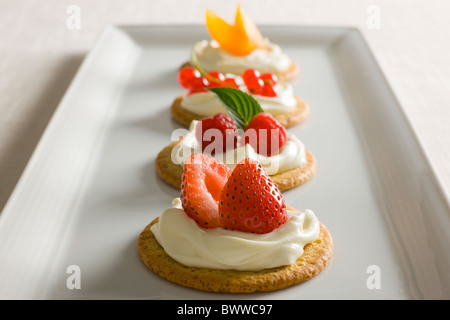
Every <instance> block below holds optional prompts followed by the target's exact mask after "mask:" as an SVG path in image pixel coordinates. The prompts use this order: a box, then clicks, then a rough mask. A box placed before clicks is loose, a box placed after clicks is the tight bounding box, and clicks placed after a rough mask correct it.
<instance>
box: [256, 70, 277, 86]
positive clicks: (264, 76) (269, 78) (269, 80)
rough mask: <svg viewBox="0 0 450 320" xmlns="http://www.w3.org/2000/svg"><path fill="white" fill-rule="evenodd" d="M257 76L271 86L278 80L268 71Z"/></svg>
mask: <svg viewBox="0 0 450 320" xmlns="http://www.w3.org/2000/svg"><path fill="white" fill-rule="evenodd" d="M259 78H260V79H262V81H264V84H270V85H272V86H274V85H276V84H277V81H278V77H277V76H276V75H275V74H273V73H269V72H266V73H263V74H262V75H261V76H260V77H259Z"/></svg>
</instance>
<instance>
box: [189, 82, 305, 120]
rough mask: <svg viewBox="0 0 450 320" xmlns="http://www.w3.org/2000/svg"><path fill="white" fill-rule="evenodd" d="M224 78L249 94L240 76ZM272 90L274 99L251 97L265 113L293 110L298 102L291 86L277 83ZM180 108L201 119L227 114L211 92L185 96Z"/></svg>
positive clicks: (254, 95)
mask: <svg viewBox="0 0 450 320" xmlns="http://www.w3.org/2000/svg"><path fill="white" fill-rule="evenodd" d="M225 76H226V77H233V78H235V80H236V84H237V85H238V86H239V89H240V90H241V91H244V92H246V93H248V94H250V92H249V91H248V89H247V86H246V85H245V84H244V81H243V80H242V78H241V77H240V76H235V75H231V74H226V75H225ZM274 90H275V92H276V93H277V96H276V97H265V96H261V95H258V94H252V96H253V98H255V100H256V101H258V103H259V104H260V105H261V108H262V109H263V110H264V111H265V112H269V113H270V112H271V111H290V110H293V109H295V107H296V106H297V103H298V102H297V98H296V97H295V95H294V90H293V88H292V85H290V84H289V83H286V82H281V81H279V82H277V84H276V85H275V86H274ZM181 107H182V108H184V109H186V110H188V111H190V112H192V113H195V114H198V115H200V116H203V117H211V116H213V115H215V114H217V113H219V112H222V113H227V111H226V109H225V107H224V106H223V104H222V102H220V100H219V99H218V98H217V97H216V95H215V94H214V93H212V92H199V93H193V94H189V95H186V96H184V97H183V99H182V100H181Z"/></svg>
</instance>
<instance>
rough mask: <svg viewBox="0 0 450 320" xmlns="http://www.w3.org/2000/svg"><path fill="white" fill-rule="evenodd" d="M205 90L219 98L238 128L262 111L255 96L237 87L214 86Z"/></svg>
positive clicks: (241, 127)
mask: <svg viewBox="0 0 450 320" xmlns="http://www.w3.org/2000/svg"><path fill="white" fill-rule="evenodd" d="M206 90H208V91H211V92H213V93H214V94H215V95H216V96H217V98H219V100H220V101H221V102H222V104H223V105H224V106H225V108H226V109H227V111H228V114H229V115H230V117H231V118H232V119H233V121H234V123H235V124H236V126H237V128H238V129H244V128H245V127H246V126H247V125H248V123H249V122H250V120H252V119H253V117H254V116H256V115H257V114H258V113H261V112H264V111H263V109H262V108H261V106H260V104H259V103H258V101H256V100H255V98H253V97H252V96H251V95H249V94H248V93H246V92H243V91H241V90H239V89H233V88H227V87H215V88H208V89H206Z"/></svg>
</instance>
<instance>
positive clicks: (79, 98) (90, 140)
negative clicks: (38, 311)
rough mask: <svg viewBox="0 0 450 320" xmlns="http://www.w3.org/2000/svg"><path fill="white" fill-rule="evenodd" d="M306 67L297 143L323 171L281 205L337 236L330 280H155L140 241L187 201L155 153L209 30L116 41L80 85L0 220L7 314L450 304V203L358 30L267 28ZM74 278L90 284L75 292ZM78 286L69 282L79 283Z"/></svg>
mask: <svg viewBox="0 0 450 320" xmlns="http://www.w3.org/2000/svg"><path fill="white" fill-rule="evenodd" d="M262 31H263V33H264V35H265V36H267V37H268V38H269V39H271V40H272V41H273V42H275V43H278V44H280V45H281V47H282V48H283V49H284V50H285V51H286V52H287V53H288V54H289V55H290V56H291V57H293V58H294V59H295V60H296V61H297V62H298V63H299V65H300V68H301V74H300V77H299V78H298V79H297V80H295V81H294V82H293V85H294V89H295V92H296V94H297V95H298V96H300V97H302V98H303V99H305V100H306V101H307V102H308V103H309V104H310V106H311V116H310V118H309V119H308V120H307V121H306V122H305V123H302V124H301V125H299V126H296V127H293V128H290V129H289V131H291V132H293V133H295V134H296V135H297V136H298V137H299V138H300V139H301V140H303V141H304V143H305V144H306V146H307V147H308V149H310V150H311V152H312V153H313V154H314V155H315V156H316V157H317V161H318V171H317V174H316V175H315V177H314V178H313V179H312V180H311V181H309V182H307V183H306V184H305V185H302V186H300V187H298V188H296V189H293V190H289V191H287V192H286V193H285V195H284V196H285V200H286V203H287V204H289V205H291V206H293V207H296V208H299V209H304V208H310V209H312V210H314V212H315V213H316V215H317V216H318V218H319V219H320V220H321V221H322V222H323V223H324V224H325V225H326V226H327V227H328V228H329V230H330V231H331V233H332V236H333V239H334V243H335V249H334V254H333V257H332V260H331V261H330V263H329V265H328V266H327V267H326V268H325V269H324V270H323V272H321V273H320V274H319V275H318V276H316V277H314V278H313V279H311V280H309V281H307V282H305V283H302V284H300V285H296V286H293V287H290V288H288V289H284V290H280V291H276V292H271V293H258V294H251V295H226V294H211V293H206V292H200V291H195V290H191V289H188V288H184V287H181V286H178V285H175V284H172V283H170V282H168V281H166V280H163V279H161V278H159V277H158V276H156V275H154V274H153V273H152V272H151V271H150V270H148V269H147V268H146V267H145V266H144V264H143V263H142V262H141V261H140V259H139V257H138V254H137V249H136V245H137V239H138V236H139V233H140V232H141V231H142V229H143V228H144V227H145V226H146V225H147V224H148V223H149V222H150V221H151V220H152V219H153V218H154V217H156V216H158V215H159V214H160V213H161V212H162V211H163V210H164V209H165V208H167V207H169V206H170V204H171V201H172V199H173V198H174V197H177V196H178V191H177V190H175V189H174V188H172V187H170V186H168V185H167V184H165V183H164V182H163V181H162V180H160V179H159V178H158V176H157V175H156V172H155V169H154V160H155V157H156V155H157V153H158V152H159V151H160V150H161V149H162V148H163V147H165V146H166V145H167V144H169V143H170V142H171V133H172V131H173V130H174V129H176V128H179V127H180V126H179V125H178V124H177V123H175V122H174V121H173V120H172V119H171V116H170V112H169V106H170V104H171V103H172V100H173V99H174V98H175V97H176V96H177V95H179V94H180V93H181V92H182V89H181V88H180V87H179V85H178V83H177V80H176V75H177V70H178V67H179V66H180V65H181V64H182V63H183V62H184V61H186V60H187V59H188V57H189V54H190V50H191V47H192V45H193V43H194V42H195V41H198V40H201V39H205V38H207V37H208V35H207V33H206V30H205V28H204V27H201V26H164V27H157V26H141V27H139V26H135V27H130V26H116V27H109V28H107V30H106V31H105V32H104V33H103V34H102V36H101V37H100V39H99V41H98V43H97V44H96V46H95V48H94V49H93V50H92V51H91V52H90V53H89V55H88V57H87V58H86V60H85V61H84V63H83V65H82V67H81V68H80V70H79V72H78V74H77V75H76V77H75V79H74V80H73V83H72V85H71V86H70V89H69V90H68V92H67V93H66V95H65V97H64V99H63V100H62V102H61V104H60V106H59V107H58V109H57V111H56V113H55V115H54V117H53V118H52V120H51V122H50V124H49V126H48V128H47V130H46V132H45V134H44V135H43V137H42V139H41V141H40V143H39V144H38V146H37V149H36V151H35V153H34V154H33V156H32V158H31V160H30V162H29V164H28V166H27V168H26V170H25V171H24V173H23V175H22V177H21V179H20V181H19V183H18V184H17V187H16V188H15V190H14V192H13V194H12V196H11V198H10V199H9V201H8V203H7V205H6V206H5V208H4V210H3V212H2V214H1V216H0V284H1V285H0V297H1V298H4V299H16V298H19V299H90V298H95V299H122V298H127V299H129V298H132V299H228V298H232V299H423V298H426V299H435V298H449V297H450V277H449V273H448V270H449V266H450V254H449V253H450V250H448V248H449V244H450V221H449V219H450V214H449V212H450V210H449V201H448V200H449V199H448V196H447V195H446V194H444V193H443V192H442V188H441V186H440V183H439V181H438V179H436V176H435V174H434V172H433V170H432V168H431V167H430V165H429V163H428V161H427V158H426V156H425V155H424V154H423V152H422V148H421V146H420V143H419V142H418V141H417V139H416V137H415V134H414V132H413V130H412V129H411V128H410V126H409V123H408V121H407V119H406V118H405V116H404V114H403V112H402V109H401V107H400V105H399V104H398V102H397V100H396V99H395V96H394V95H393V93H392V92H391V90H390V87H389V85H388V83H387V81H386V79H385V78H384V77H383V74H382V72H381V71H380V69H379V68H378V66H377V63H376V61H375V59H374V57H373V56H372V54H371V52H370V49H369V48H368V46H367V45H366V43H365V41H364V39H363V38H362V36H361V34H360V33H359V31H358V30H355V29H351V28H328V27H327V28H321V27H317V28H315V27H306V28H304V27H281V26H280V27H273V26H271V27H268V26H266V27H262ZM71 266H76V267H78V268H79V271H80V272H81V273H80V274H79V275H80V278H79V280H80V285H81V287H80V288H72V289H71V288H70V286H68V282H69V284H70V281H72V278H71V276H72V269H71ZM74 275H75V274H74Z"/></svg>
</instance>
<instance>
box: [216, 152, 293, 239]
mask: <svg viewBox="0 0 450 320" xmlns="http://www.w3.org/2000/svg"><path fill="white" fill-rule="evenodd" d="M219 218H220V225H221V226H222V227H224V228H226V229H229V230H238V231H243V232H252V233H268V232H271V231H273V230H275V229H277V228H279V227H280V226H282V225H284V224H285V223H286V222H287V220H288V217H287V212H286V205H285V203H284V200H283V197H282V195H281V193H280V191H279V190H278V187H277V186H276V185H275V184H274V183H273V182H272V180H271V179H270V177H269V176H268V175H267V173H266V172H265V171H264V169H263V168H262V167H261V165H260V164H259V163H258V162H257V161H256V160H253V159H250V158H246V159H244V160H242V161H241V162H240V163H238V165H237V166H236V167H235V169H234V170H233V172H232V173H231V176H230V177H229V178H228V181H227V183H226V184H225V187H224V188H223V191H222V193H221V195H220V199H219Z"/></svg>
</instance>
